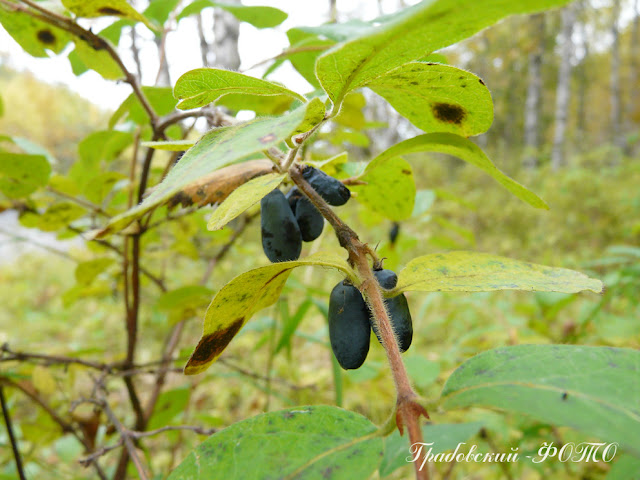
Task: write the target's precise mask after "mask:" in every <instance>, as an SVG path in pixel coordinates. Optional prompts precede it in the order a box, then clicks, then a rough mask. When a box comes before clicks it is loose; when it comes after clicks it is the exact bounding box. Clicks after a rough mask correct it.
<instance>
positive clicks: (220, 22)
mask: <svg viewBox="0 0 640 480" xmlns="http://www.w3.org/2000/svg"><path fill="white" fill-rule="evenodd" d="M233 3H239V2H237V1H236V2H233ZM213 33H214V35H215V38H216V39H215V44H214V47H213V51H214V53H215V56H216V61H215V65H216V66H217V67H222V68H228V69H229V70H238V69H239V68H240V54H239V53H238V37H239V36H240V22H238V20H237V19H236V17H234V16H233V15H231V14H230V13H229V12H227V11H226V10H222V9H221V8H216V9H215V11H214V14H213Z"/></svg>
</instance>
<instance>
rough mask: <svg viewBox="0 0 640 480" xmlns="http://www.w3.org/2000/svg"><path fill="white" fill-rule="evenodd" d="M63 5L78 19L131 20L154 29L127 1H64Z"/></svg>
mask: <svg viewBox="0 0 640 480" xmlns="http://www.w3.org/2000/svg"><path fill="white" fill-rule="evenodd" d="M62 4H63V5H64V6H65V7H66V8H67V9H68V10H69V11H70V12H72V13H74V14H75V15H77V16H78V17H83V18H96V17H109V16H115V17H121V18H130V19H131V20H137V21H139V22H142V23H144V24H145V25H146V26H147V27H149V28H151V29H153V28H154V27H153V25H152V24H151V22H149V20H148V19H147V18H145V16H144V15H141V14H140V13H138V11H136V9H135V8H133V7H132V6H131V5H129V4H128V3H127V2H126V0H62Z"/></svg>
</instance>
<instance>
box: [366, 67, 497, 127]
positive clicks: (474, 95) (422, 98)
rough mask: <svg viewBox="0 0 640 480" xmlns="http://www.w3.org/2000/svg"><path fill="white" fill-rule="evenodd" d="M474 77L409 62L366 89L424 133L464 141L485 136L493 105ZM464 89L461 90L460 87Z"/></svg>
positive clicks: (482, 86) (467, 73)
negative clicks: (443, 134)
mask: <svg viewBox="0 0 640 480" xmlns="http://www.w3.org/2000/svg"><path fill="white" fill-rule="evenodd" d="M476 79H478V77H476V76H475V75H474V74H472V73H469V72H467V71H465V70H461V69H459V68H456V67H451V66H449V65H441V64H438V63H424V62H411V63H407V64H405V65H402V66H400V67H398V68H396V69H394V70H391V71H390V72H388V73H386V74H384V75H381V76H379V77H377V78H375V79H374V80H373V81H372V82H371V83H369V84H368V85H367V86H368V87H369V88H371V89H372V90H373V91H374V92H376V93H377V94H378V95H381V96H382V97H384V98H385V99H386V100H387V101H388V102H389V103H390V104H391V106H392V107H393V108H395V109H396V110H397V111H398V113H400V114H401V115H403V116H404V117H406V118H407V119H408V120H409V121H410V122H411V123H413V124H414V125H415V126H416V127H418V128H421V129H422V130H424V131H425V132H451V133H457V134H458V135H462V136H465V137H468V136H471V135H478V134H480V133H483V132H486V131H487V130H488V129H489V127H490V126H491V123H492V122H493V102H492V101H491V94H490V93H489V90H488V89H487V87H485V86H484V85H482V84H480V83H478V82H475V81H472V80H476ZM463 85H464V87H463Z"/></svg>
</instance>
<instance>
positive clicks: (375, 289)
mask: <svg viewBox="0 0 640 480" xmlns="http://www.w3.org/2000/svg"><path fill="white" fill-rule="evenodd" d="M289 174H290V175H291V179H292V180H293V182H294V183H295V184H296V185H297V187H298V189H300V191H302V192H303V193H304V194H305V195H306V196H307V197H308V198H309V200H310V201H311V203H313V205H314V206H315V207H316V208H317V209H318V211H319V212H320V213H321V214H322V216H323V217H324V218H326V219H327V221H328V222H329V223H330V224H331V226H332V227H333V229H334V230H335V232H336V236H337V237H338V241H339V242H340V246H342V247H343V248H344V249H346V250H347V252H348V253H349V263H350V264H351V265H352V266H353V267H354V268H355V269H356V271H357V273H358V276H359V277H360V278H359V280H360V287H359V288H360V290H361V291H362V293H363V294H364V297H365V300H366V301H367V304H368V305H369V308H370V309H371V312H372V314H373V319H374V322H375V323H376V326H377V330H378V332H379V334H380V337H381V339H382V345H383V347H384V349H385V351H386V353H387V358H388V360H389V365H390V367H391V374H392V376H393V381H394V383H395V386H396V392H397V404H396V412H397V414H396V424H397V426H398V429H399V430H400V433H403V431H404V427H405V426H406V427H407V431H408V432H409V440H410V442H411V444H414V443H416V442H422V441H423V440H422V430H421V429H420V416H422V415H424V416H425V417H427V418H428V417H429V415H428V413H427V411H426V409H425V408H424V407H423V406H422V405H420V403H418V402H417V397H418V396H417V394H416V393H415V391H414V390H413V387H412V386H411V382H410V380H409V376H408V374H407V370H406V368H405V366H404V363H403V362H402V356H401V354H400V349H399V347H398V342H397V340H396V337H395V334H394V332H393V328H392V327H391V322H390V320H389V314H388V312H387V309H386V307H385V304H384V298H383V295H382V289H381V287H380V285H379V284H378V282H377V280H376V279H375V277H374V275H373V271H372V269H371V266H370V265H369V260H368V258H367V257H372V259H373V262H374V264H378V263H379V260H378V259H377V258H376V257H375V253H374V252H373V251H372V250H371V248H370V247H369V246H368V245H366V244H364V243H362V242H361V241H360V239H359V238H358V235H357V234H356V232H354V231H353V230H352V229H351V228H350V227H349V226H348V225H346V224H345V223H344V222H343V221H342V220H341V219H340V218H339V217H338V216H337V215H336V214H335V212H334V211H333V210H332V209H331V207H330V206H329V205H328V204H327V203H326V202H325V201H324V199H323V198H322V197H321V196H320V195H319V194H318V193H317V192H316V191H315V190H314V189H313V187H312V186H311V185H309V183H308V182H307V181H306V180H305V179H304V178H303V176H302V171H301V169H300V167H299V166H297V165H294V166H293V167H292V168H291V169H290V170H289ZM420 463H421V462H419V461H416V462H414V465H415V468H416V478H418V479H421V480H423V479H428V477H429V473H428V470H420V468H419V466H420Z"/></svg>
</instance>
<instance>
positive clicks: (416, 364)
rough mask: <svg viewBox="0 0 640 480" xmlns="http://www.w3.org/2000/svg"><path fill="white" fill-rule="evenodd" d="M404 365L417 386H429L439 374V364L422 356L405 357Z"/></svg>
mask: <svg viewBox="0 0 640 480" xmlns="http://www.w3.org/2000/svg"><path fill="white" fill-rule="evenodd" d="M404 366H405V368H406V369H407V373H408V374H409V378H410V379H411V381H412V382H413V383H414V384H415V385H416V386H417V387H419V388H426V387H428V386H430V385H431V384H432V383H433V382H435V381H436V380H437V379H438V375H439V374H440V365H439V364H438V363H437V362H433V361H431V360H428V359H426V358H424V357H419V356H409V357H405V358H404Z"/></svg>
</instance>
